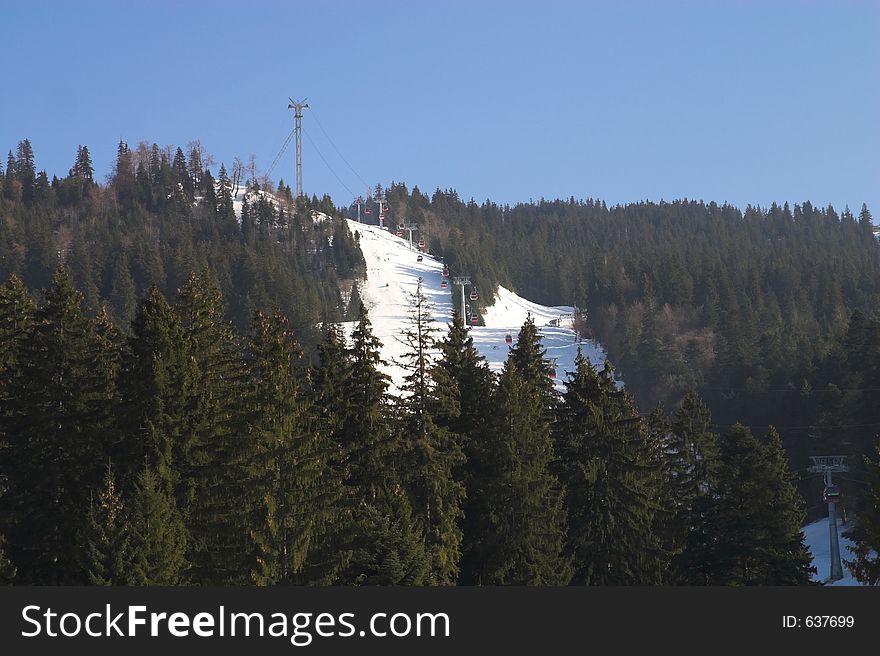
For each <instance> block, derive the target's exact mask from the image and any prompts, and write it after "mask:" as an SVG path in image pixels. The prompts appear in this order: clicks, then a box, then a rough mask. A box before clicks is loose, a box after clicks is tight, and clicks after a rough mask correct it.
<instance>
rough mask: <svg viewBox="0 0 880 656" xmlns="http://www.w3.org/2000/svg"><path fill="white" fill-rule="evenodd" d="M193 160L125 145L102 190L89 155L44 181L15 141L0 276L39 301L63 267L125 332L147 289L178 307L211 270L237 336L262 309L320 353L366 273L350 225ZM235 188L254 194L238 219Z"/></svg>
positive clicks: (2, 178) (5, 173) (200, 157)
mask: <svg viewBox="0 0 880 656" xmlns="http://www.w3.org/2000/svg"><path fill="white" fill-rule="evenodd" d="M187 150H188V154H185V153H184V151H183V149H182V148H176V149H173V148H165V149H160V148H159V147H158V146H156V145H155V144H153V145H152V146H148V145H147V144H143V143H142V144H140V145H138V147H136V148H135V149H133V150H132V149H130V148H129V147H128V145H127V144H125V143H120V144H119V148H118V155H117V159H116V163H115V166H114V169H113V171H112V172H111V173H110V175H109V176H108V177H107V182H106V184H99V182H98V178H97V177H96V174H95V172H94V170H93V166H92V163H91V158H90V156H89V151H88V148H87V147H85V146H82V147H80V148H79V149H78V152H77V153H76V156H75V158H74V157H73V154H71V156H72V159H73V166H72V167H71V169H70V174H69V175H68V176H66V177H64V178H57V177H53V178H52V179H51V180H49V179H48V177H47V176H46V174H45V172H43V171H40V172H38V171H37V168H36V163H35V156H34V152H33V150H32V148H31V146H30V143H29V142H28V141H27V140H24V141H22V142H20V143H19V144H18V147H17V148H16V152H15V153H14V154H13V153H12V152H10V153H9V156H8V161H7V164H6V167H5V170H2V169H3V167H2V166H0V276H2V277H3V279H4V280H5V279H7V278H8V277H9V275H10V274H11V273H17V274H18V275H19V276H20V277H21V279H22V281H23V282H24V284H25V286H26V287H27V288H29V289H31V290H39V289H42V288H44V287H46V286H48V284H49V283H50V281H51V279H52V276H53V274H54V271H55V269H56V267H57V266H58V264H59V262H61V263H64V264H65V265H66V267H67V268H68V270H69V272H70V275H71V278H72V281H73V283H74V284H75V285H76V287H77V288H78V289H80V290H82V292H83V294H84V296H85V304H86V307H87V308H88V310H89V311H90V312H93V313H94V312H96V311H97V309H98V307H99V306H100V305H102V304H106V305H107V309H108V311H109V314H110V316H111V317H112V318H114V319H116V320H119V321H120V322H121V325H127V323H128V321H130V320H131V318H132V317H133V313H134V308H135V306H136V304H137V301H138V299H139V298H141V297H142V296H143V295H144V294H145V293H146V291H147V290H148V289H149V288H150V287H151V286H155V287H157V288H158V290H159V291H161V292H162V293H163V294H166V295H168V296H173V295H174V294H175V293H176V290H177V289H179V288H180V287H181V286H182V285H183V284H184V283H185V282H186V280H187V278H188V277H189V275H190V273H191V272H193V271H202V270H207V271H209V272H210V274H211V275H212V276H213V277H214V278H216V280H217V281H218V282H219V285H220V289H221V291H222V293H223V298H224V300H225V303H226V313H227V314H226V316H227V317H228V318H230V319H231V320H232V321H233V322H234V324H235V325H236V326H237V327H239V328H240V329H244V328H245V327H246V326H249V324H250V321H251V317H252V315H253V312H254V310H255V309H256V308H258V307H263V308H272V307H278V308H280V309H282V310H283V311H284V312H285V313H286V314H287V315H289V316H290V318H291V321H292V323H293V325H294V326H295V327H296V329H297V332H298V334H300V335H301V338H302V339H303V340H304V341H305V342H307V343H308V344H310V345H313V343H314V341H315V332H314V331H315V326H316V324H317V323H318V322H320V321H322V320H338V319H340V317H341V314H340V313H341V312H344V310H345V308H344V307H343V300H342V298H341V295H340V288H341V287H344V285H341V284H340V283H341V282H343V281H351V280H352V279H353V278H354V277H355V276H357V275H359V274H360V273H362V268H363V259H362V258H361V256H360V251H359V250H358V248H357V246H356V244H355V243H354V240H353V239H352V237H351V235H350V233H349V232H348V230H347V228H346V225H345V222H344V221H342V220H332V221H326V222H315V221H313V219H312V210H320V211H322V212H326V213H328V214H331V215H333V214H334V212H335V210H334V208H333V204H332V203H331V202H330V200H329V198H327V197H325V198H324V199H323V200H321V201H318V199H316V198H313V199H311V200H309V199H305V198H304V199H301V200H300V201H299V202H298V203H295V202H293V200H292V197H291V194H290V188H289V187H286V186H285V185H284V184H283V182H282V183H280V184H279V185H278V187H277V188H266V189H264V190H263V191H268V192H272V193H270V194H261V193H257V192H258V191H259V190H260V189H261V186H260V183H259V181H257V180H256V179H255V178H254V177H251V178H250V179H246V176H245V172H244V171H243V170H241V168H240V167H239V168H237V169H236V170H235V171H234V174H232V175H231V176H230V174H227V171H226V168H225V167H224V166H222V165H221V166H220V169H219V171H218V176H217V178H216V179H215V177H214V176H213V175H212V173H211V171H210V169H209V168H208V163H209V161H210V158H209V156H208V155H207V154H205V153H203V151H202V149H201V146H200V145H199V144H198V142H193V143H191V144H190V145H189V146H188V148H187ZM263 186H264V187H265V186H267V183H266V181H263ZM239 188H240V189H245V188H247V189H249V190H250V191H251V192H252V193H251V194H247V195H246V197H245V198H244V202H243V204H242V207H241V211H240V216H237V215H236V212H235V208H234V203H233V194H235V192H236V191H237V190H239ZM248 199H250V202H248Z"/></svg>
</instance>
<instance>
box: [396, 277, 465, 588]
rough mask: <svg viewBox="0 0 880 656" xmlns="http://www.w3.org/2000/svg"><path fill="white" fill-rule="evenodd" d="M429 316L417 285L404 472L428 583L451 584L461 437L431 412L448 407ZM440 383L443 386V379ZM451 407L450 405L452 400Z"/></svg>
mask: <svg viewBox="0 0 880 656" xmlns="http://www.w3.org/2000/svg"><path fill="white" fill-rule="evenodd" d="M435 332H436V328H434V327H433V317H432V316H431V311H430V307H429V305H428V300H427V298H426V297H425V295H424V293H423V291H422V284H421V281H419V282H418V284H417V286H416V291H415V293H414V294H412V295H411V297H410V321H409V326H408V328H407V329H406V330H405V331H404V332H403V334H402V341H403V343H404V346H405V348H406V349H407V351H406V353H405V355H404V362H403V365H404V369H405V371H406V375H405V377H404V384H403V388H402V390H401V391H402V394H403V398H402V400H401V404H400V405H401V412H402V415H403V416H402V421H401V431H402V440H403V442H404V443H405V444H406V446H405V447H404V453H405V456H404V457H405V459H406V461H407V463H408V466H405V467H404V468H403V470H402V473H403V474H404V476H405V479H406V485H407V487H408V488H409V490H410V494H411V496H412V506H413V511H414V514H415V518H416V521H417V523H418V525H419V526H420V527H421V530H422V531H423V532H424V534H425V537H426V542H427V551H428V553H429V555H430V558H431V581H432V583H433V584H435V585H451V584H454V583H455V582H456V580H457V579H458V573H459V561H460V558H461V543H462V531H461V526H460V523H461V518H462V517H463V513H462V509H461V505H462V499H463V497H464V486H463V485H462V483H461V481H460V480H458V479H457V478H456V476H455V475H456V474H459V473H460V468H461V465H462V464H463V462H464V455H463V453H462V450H461V445H460V442H459V437H458V436H457V435H455V434H454V433H452V432H451V431H450V430H449V429H447V428H445V427H442V426H438V425H437V424H436V423H435V421H434V418H433V416H432V410H434V409H436V408H438V407H440V406H441V405H443V403H444V401H447V403H448V402H449V390H448V388H446V387H441V386H440V385H438V381H435V380H434V378H433V375H432V374H433V373H438V374H439V373H442V372H443V370H442V369H433V368H432V363H431V360H430V356H429V354H430V353H431V352H433V350H434V346H435V344H434V333H435ZM442 382H444V383H445V382H446V381H445V380H443V381H442ZM453 402H454V401H453Z"/></svg>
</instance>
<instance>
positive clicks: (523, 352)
mask: <svg viewBox="0 0 880 656" xmlns="http://www.w3.org/2000/svg"><path fill="white" fill-rule="evenodd" d="M517 346H518V350H516V349H514V350H512V351H511V354H510V356H509V357H508V359H507V362H506V364H505V367H504V372H503V373H502V375H501V378H500V380H499V384H498V390H497V393H496V395H495V400H494V406H495V407H494V412H495V418H494V421H493V422H492V426H491V428H490V430H489V434H488V435H487V440H488V444H487V445H486V448H487V450H488V453H489V461H490V462H491V463H492V467H493V471H491V472H486V481H487V483H486V489H485V492H484V494H485V511H486V514H485V516H483V517H480V518H479V522H480V526H481V528H480V530H479V533H478V534H477V535H476V536H474V538H473V540H474V561H475V563H474V565H473V567H474V571H475V578H476V582H478V583H482V584H490V585H491V584H495V585H499V584H500V585H504V584H518V585H563V584H566V583H568V581H569V579H570V578H571V570H570V563H569V559H568V558H567V557H566V556H565V554H564V553H563V549H564V547H565V544H564V540H565V508H564V495H563V491H562V489H561V486H560V484H559V481H558V480H557V478H556V477H555V476H554V475H553V474H552V473H551V471H550V466H551V463H552V462H553V461H554V460H555V454H554V449H553V440H552V437H551V434H550V413H549V410H548V407H547V403H548V399H549V397H550V391H549V390H548V389H547V369H546V366H543V365H542V363H543V358H542V357H541V356H540V352H541V351H540V343H539V338H538V335H537V331H536V330H534V323H533V322H532V321H531V319H529V320H527V321H526V324H525V325H524V327H523V329H522V330H521V331H520V343H519V344H518V345H517ZM519 362H521V363H522V365H523V367H524V369H523V370H520V369H519V364H518V363H519Z"/></svg>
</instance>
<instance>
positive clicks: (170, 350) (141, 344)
mask: <svg viewBox="0 0 880 656" xmlns="http://www.w3.org/2000/svg"><path fill="white" fill-rule="evenodd" d="M131 332H132V335H131V337H130V338H129V340H128V347H127V349H126V352H125V356H124V358H123V364H122V371H121V375H120V391H121V394H122V404H123V415H122V418H121V421H122V426H123V430H124V435H125V441H124V445H123V448H122V449H121V452H120V453H119V454H118V457H117V458H116V459H115V462H117V463H118V466H120V468H121V470H122V471H123V472H124V478H125V479H126V480H132V479H133V477H134V476H136V475H137V472H138V471H139V470H140V469H141V468H142V467H143V463H144V461H146V462H148V463H150V466H151V472H152V473H151V475H152V476H156V477H158V479H159V480H160V481H162V484H163V485H164V487H165V491H167V492H170V493H172V494H174V496H175V498H176V500H177V503H178V504H180V505H181V506H182V507H188V506H189V504H190V503H191V501H192V499H193V496H194V494H195V492H194V489H193V484H192V481H191V479H189V478H182V477H181V474H182V472H184V471H187V473H189V472H190V471H191V470H187V469H186V468H187V467H189V466H190V464H191V462H192V452H193V449H194V446H195V431H194V430H193V427H192V424H191V421H190V413H192V412H193V411H194V410H195V409H196V407H197V393H196V389H195V386H196V382H195V381H196V376H197V369H196V364H195V362H193V360H192V358H190V357H189V351H188V348H187V344H186V337H185V333H184V330H183V326H182V325H181V321H180V318H179V316H178V315H177V314H176V313H175V312H174V310H173V309H172V308H171V306H170V305H169V304H168V302H167V301H166V300H165V299H164V298H163V297H162V295H161V294H160V293H159V291H158V290H157V289H156V288H151V289H150V290H149V291H148V292H147V295H146V297H144V299H143V300H142V301H141V304H140V307H139V308H138V310H137V314H136V315H135V318H134V322H133V323H132V328H131Z"/></svg>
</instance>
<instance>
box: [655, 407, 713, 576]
mask: <svg viewBox="0 0 880 656" xmlns="http://www.w3.org/2000/svg"><path fill="white" fill-rule="evenodd" d="M666 453H667V462H668V472H669V485H670V488H671V492H672V500H673V504H672V514H671V517H670V520H669V523H668V525H667V526H668V531H669V539H670V546H671V550H672V551H673V552H678V553H677V555H676V556H675V557H674V559H673V568H674V575H675V577H676V580H678V581H679V582H682V583H689V584H697V585H700V584H702V585H705V584H706V583H707V582H708V577H709V568H710V561H711V554H712V552H713V541H714V536H713V530H714V529H713V528H712V527H711V526H710V525H709V524H708V522H709V519H710V517H709V515H710V512H711V508H712V506H713V504H714V502H715V492H716V488H717V470H718V466H719V464H718V460H719V447H718V438H717V436H716V435H715V434H714V433H713V432H712V419H711V416H710V415H709V409H708V408H707V407H706V405H705V404H704V403H703V401H702V400H700V398H699V397H698V396H697V394H696V393H695V392H693V391H689V392H688V393H687V394H686V395H685V397H684V399H683V400H682V402H681V406H680V407H679V409H678V411H677V412H676V413H675V416H674V417H673V422H672V434H671V440H670V443H669V444H668V446H667V448H666Z"/></svg>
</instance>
